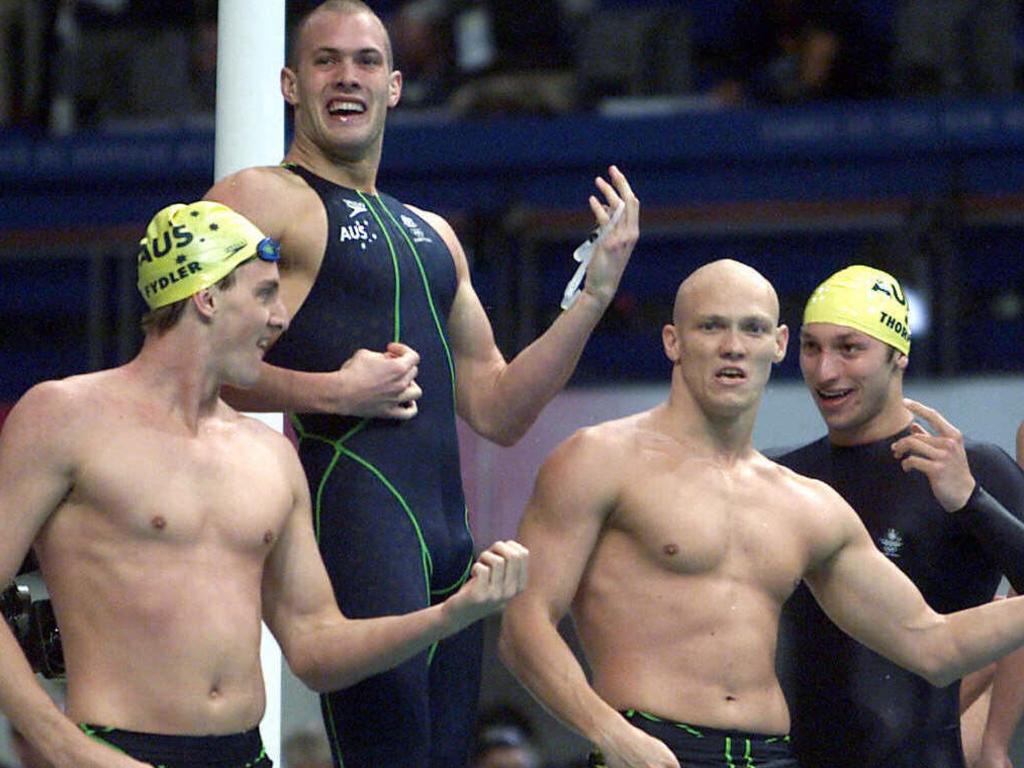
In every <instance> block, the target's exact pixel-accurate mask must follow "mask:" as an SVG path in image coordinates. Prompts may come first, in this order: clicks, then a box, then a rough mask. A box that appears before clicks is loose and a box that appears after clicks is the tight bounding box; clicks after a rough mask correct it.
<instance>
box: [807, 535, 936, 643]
mask: <svg viewBox="0 0 1024 768" xmlns="http://www.w3.org/2000/svg"><path fill="white" fill-rule="evenodd" d="M805 579H806V581H807V585H808V586H809V587H810V589H811V591H812V592H813V593H814V596H815V598H816V599H817V600H818V602H819V604H820V605H821V607H822V609H823V610H824V611H825V613H826V614H828V616H829V618H830V619H832V621H833V622H835V623H836V625H837V626H839V628H840V629H842V630H843V631H844V632H846V633H847V634H849V635H851V636H852V637H854V638H855V639H857V640H859V641H860V642H861V643H863V644H864V645H866V646H868V647H869V648H871V649H872V650H874V651H876V652H877V653H881V654H882V655H884V656H886V657H887V658H890V659H892V660H894V661H896V662H897V663H900V662H901V661H905V660H906V658H907V655H908V652H909V650H910V644H911V643H912V642H913V635H914V633H916V632H917V631H918V630H924V629H927V628H929V627H930V626H932V625H933V624H934V623H935V622H936V621H937V620H938V615H937V614H936V613H935V612H934V611H933V610H932V609H931V608H930V607H929V606H928V604H927V603H926V602H925V600H924V598H923V597H922V595H921V593H920V591H919V590H918V588H917V587H916V586H915V585H914V584H913V582H912V581H911V580H910V578H909V577H908V576H907V575H906V574H905V573H903V571H901V570H900V569H899V568H897V567H896V566H895V565H894V564H893V563H892V562H891V561H890V560H888V559H887V558H886V557H885V556H884V555H883V554H882V553H881V552H879V551H878V549H877V548H876V547H875V546H874V544H873V542H872V541H871V538H870V536H869V535H868V533H867V531H866V530H864V529H863V527H861V529H860V530H858V531H855V532H853V533H851V534H850V536H849V537H848V538H847V539H846V540H845V542H844V543H843V545H842V546H841V547H840V548H839V549H838V550H837V551H836V552H835V554H833V556H832V557H831V558H829V560H828V561H827V562H826V563H824V564H822V565H821V566H819V567H818V568H816V569H814V570H813V571H812V572H809V573H808V574H807V576H806V577H805Z"/></svg>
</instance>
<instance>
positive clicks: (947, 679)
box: [914, 664, 963, 688]
mask: <svg viewBox="0 0 1024 768" xmlns="http://www.w3.org/2000/svg"><path fill="white" fill-rule="evenodd" d="M914 671H916V672H917V674H918V675H920V676H921V677H923V678H924V679H925V680H927V681H928V682H929V684H931V685H934V686H935V687H936V688H945V687H946V686H947V685H952V684H953V683H955V682H956V681H957V680H959V679H960V678H961V677H962V676H963V674H962V673H963V670H961V669H960V668H959V667H954V665H952V664H946V665H934V666H930V667H926V668H924V669H922V670H920V671H917V670H914Z"/></svg>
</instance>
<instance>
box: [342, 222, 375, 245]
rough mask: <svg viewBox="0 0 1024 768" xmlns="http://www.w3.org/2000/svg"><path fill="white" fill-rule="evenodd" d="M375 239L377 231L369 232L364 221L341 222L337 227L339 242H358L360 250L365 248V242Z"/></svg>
mask: <svg viewBox="0 0 1024 768" xmlns="http://www.w3.org/2000/svg"><path fill="white" fill-rule="evenodd" d="M376 239H377V233H376V232H371V231H370V229H369V227H368V226H367V225H366V223H365V222H362V221H357V222H356V223H354V224H342V225H341V226H339V227H338V242H339V243H343V244H344V243H358V244H359V247H360V248H361V249H362V250H364V251H365V250H366V244H367V243H372V242H373V241H374V240H376Z"/></svg>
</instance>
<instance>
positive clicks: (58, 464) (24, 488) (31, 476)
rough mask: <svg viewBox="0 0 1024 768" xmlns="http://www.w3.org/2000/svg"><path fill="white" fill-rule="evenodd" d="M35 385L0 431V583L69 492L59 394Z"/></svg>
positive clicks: (67, 440) (11, 572)
mask: <svg viewBox="0 0 1024 768" xmlns="http://www.w3.org/2000/svg"><path fill="white" fill-rule="evenodd" d="M54 394H55V393H53V392H49V391H40V388H36V389H35V390H33V391H30V392H29V393H27V394H26V395H25V396H24V397H23V398H22V400H21V401H20V402H19V403H18V405H17V406H15V408H14V409H13V410H12V411H11V413H10V415H9V416H8V418H7V420H6V422H5V424H4V429H3V431H2V432H0V582H4V581H7V580H8V579H9V578H12V577H13V576H14V574H15V572H16V571H17V568H18V566H19V565H20V564H21V562H22V560H23V559H24V556H25V554H26V553H27V552H28V550H29V548H30V547H31V546H32V542H33V540H34V539H35V537H36V534H37V533H38V532H39V529H40V528H41V527H42V526H43V524H44V523H45V522H46V520H47V519H48V518H49V516H50V515H51V514H52V513H53V512H54V511H55V510H56V509H57V507H58V506H59V505H60V503H61V501H62V500H63V499H64V497H65V496H66V495H67V494H68V492H69V491H70V490H71V463H70V455H69V452H68V451H69V446H68V444H69V443H70V442H71V436H70V435H68V434H64V433H63V432H62V431H61V430H62V429H63V428H65V427H66V426H67V423H68V422H67V420H66V419H64V417H62V416H61V414H60V412H59V411H57V410H55V409H56V408H58V407H59V403H58V402H57V401H58V400H59V399H60V396H59V394H58V395H57V396H56V397H54Z"/></svg>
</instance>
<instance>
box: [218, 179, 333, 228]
mask: <svg viewBox="0 0 1024 768" xmlns="http://www.w3.org/2000/svg"><path fill="white" fill-rule="evenodd" d="M315 196H316V193H315V192H314V191H313V190H312V188H311V187H310V186H309V185H308V184H307V183H306V182H305V180H303V179H302V178H301V177H299V176H298V175H296V174H294V173H292V172H291V171H289V170H288V169H286V168H284V167H282V166H278V165H267V166H256V167H253V168H245V169H243V170H241V171H237V172H235V173H232V174H230V175H228V176H225V177H224V178H223V179H221V180H220V181H218V182H217V183H216V184H214V185H213V186H212V187H211V188H210V189H209V190H208V191H207V192H206V195H204V199H206V200H214V201H216V202H219V203H224V204H225V205H227V206H230V207H231V208H233V209H234V210H236V211H238V212H239V213H241V214H242V215H244V216H246V217H248V218H249V219H251V220H252V222H253V223H254V224H256V225H257V226H258V227H260V228H261V229H263V230H264V231H265V232H267V234H270V235H272V236H275V237H279V236H280V231H281V228H282V224H283V223H284V222H286V221H287V220H288V217H290V216H291V215H292V211H293V210H294V209H295V208H296V207H301V206H305V205H307V204H308V201H309V200H310V198H311V197H315Z"/></svg>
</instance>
